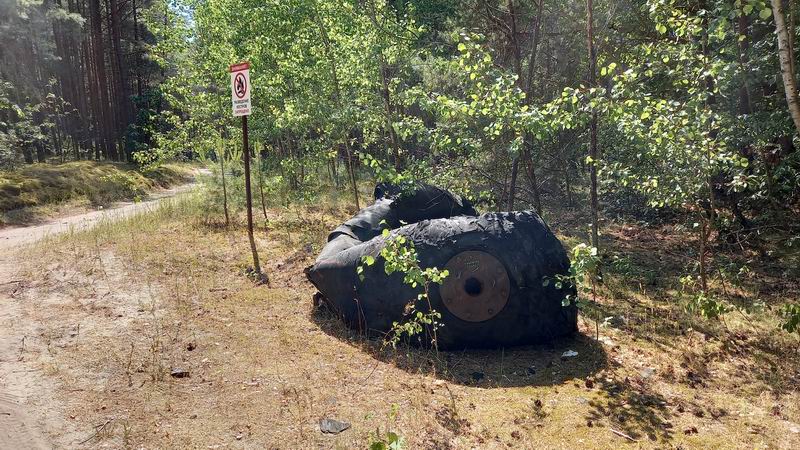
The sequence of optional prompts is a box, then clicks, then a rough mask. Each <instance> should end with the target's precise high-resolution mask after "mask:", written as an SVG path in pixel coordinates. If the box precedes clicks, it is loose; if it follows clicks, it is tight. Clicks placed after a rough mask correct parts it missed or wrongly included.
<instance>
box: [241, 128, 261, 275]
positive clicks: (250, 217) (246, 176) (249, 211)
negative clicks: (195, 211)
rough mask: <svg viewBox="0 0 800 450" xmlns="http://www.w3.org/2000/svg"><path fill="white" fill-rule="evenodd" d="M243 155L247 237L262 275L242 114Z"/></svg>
mask: <svg viewBox="0 0 800 450" xmlns="http://www.w3.org/2000/svg"><path fill="white" fill-rule="evenodd" d="M242 141H243V144H242V157H243V158H244V195H245V200H246V207H247V237H248V239H249V240H250V250H251V251H252V252H253V273H254V274H255V275H256V277H261V275H262V273H261V264H260V263H259V261H258V250H257V249H256V240H255V237H253V194H252V190H251V188H250V145H249V143H248V142H247V116H242Z"/></svg>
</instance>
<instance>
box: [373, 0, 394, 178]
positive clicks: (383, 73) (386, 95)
mask: <svg viewBox="0 0 800 450" xmlns="http://www.w3.org/2000/svg"><path fill="white" fill-rule="evenodd" d="M367 9H368V12H369V19H370V21H371V22H372V26H373V27H375V30H376V31H379V30H380V28H381V27H380V25H378V19H377V18H376V16H375V2H374V1H372V0H371V1H369V2H368V8H367ZM378 70H379V71H380V78H381V97H383V107H384V113H385V116H386V132H387V133H388V134H389V142H390V143H391V145H392V151H393V154H394V167H395V169H397V170H400V168H401V167H402V160H401V158H400V143H399V141H398V139H397V133H395V131H394V108H393V107H392V98H391V93H390V92H389V67H388V64H387V63H386V58H384V56H383V53H382V51H380V50H379V51H378Z"/></svg>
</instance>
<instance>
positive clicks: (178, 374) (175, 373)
mask: <svg viewBox="0 0 800 450" xmlns="http://www.w3.org/2000/svg"><path fill="white" fill-rule="evenodd" d="M169 376H171V377H172V378H189V371H188V370H184V369H178V368H175V369H172V370H171V371H170V372H169Z"/></svg>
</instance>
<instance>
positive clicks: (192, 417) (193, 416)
mask: <svg viewBox="0 0 800 450" xmlns="http://www.w3.org/2000/svg"><path fill="white" fill-rule="evenodd" d="M189 418H190V419H197V414H192V415H191V416H189Z"/></svg>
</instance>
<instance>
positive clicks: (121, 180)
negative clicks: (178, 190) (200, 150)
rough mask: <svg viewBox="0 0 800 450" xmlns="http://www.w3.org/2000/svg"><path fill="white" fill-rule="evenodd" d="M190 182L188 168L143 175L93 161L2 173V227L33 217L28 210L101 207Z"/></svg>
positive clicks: (122, 166) (174, 167) (133, 169)
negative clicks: (74, 205) (85, 205)
mask: <svg viewBox="0 0 800 450" xmlns="http://www.w3.org/2000/svg"><path fill="white" fill-rule="evenodd" d="M188 179H189V170H188V168H186V167H183V166H178V165H169V166H164V167H160V168H157V169H153V170H148V171H142V170H139V169H138V168H137V167H136V166H133V165H127V164H118V163H107V162H94V161H76V162H69V163H64V164H33V165H29V166H25V167H23V168H21V169H19V170H14V171H0V214H2V216H0V224H3V223H7V222H10V221H11V220H9V217H13V216H17V217H30V216H31V215H30V214H24V210H26V209H31V208H41V207H51V206H56V205H62V204H66V203H68V202H77V203H80V202H84V203H88V204H90V205H93V206H100V205H107V204H109V203H111V202H114V201H121V200H136V199H138V198H140V197H143V196H144V195H145V194H146V193H147V191H148V190H152V189H156V188H167V187H169V186H172V185H175V184H179V183H183V182H186V181H187V180H188ZM9 213H10V214H9ZM15 213H16V214H15Z"/></svg>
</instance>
